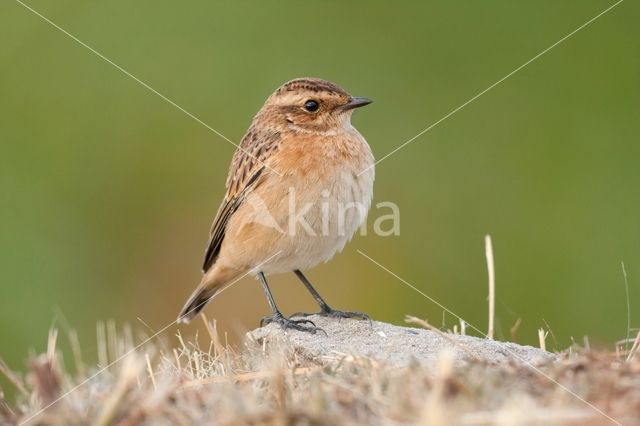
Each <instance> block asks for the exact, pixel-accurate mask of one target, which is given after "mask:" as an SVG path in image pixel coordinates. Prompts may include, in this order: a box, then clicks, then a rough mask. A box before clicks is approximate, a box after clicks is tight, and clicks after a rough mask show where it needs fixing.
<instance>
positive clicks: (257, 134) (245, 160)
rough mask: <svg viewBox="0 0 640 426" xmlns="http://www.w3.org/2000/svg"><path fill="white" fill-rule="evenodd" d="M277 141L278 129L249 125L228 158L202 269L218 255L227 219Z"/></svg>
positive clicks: (261, 170)
mask: <svg viewBox="0 0 640 426" xmlns="http://www.w3.org/2000/svg"><path fill="white" fill-rule="evenodd" d="M279 141H280V133H279V132H277V131H273V130H259V129H256V128H255V127H253V126H252V127H251V128H249V131H248V132H247V134H246V135H245V136H244V138H242V141H241V142H240V146H239V147H238V149H237V150H236V152H235V153H234V154H233V159H232V160H231V167H230V168H229V177H228V178H227V183H226V187H227V193H226V195H225V197H224V200H223V201H222V204H221V205H220V208H219V209H218V213H217V214H216V217H215V219H214V220H213V225H211V233H210V235H209V243H208V245H207V250H206V252H205V255H204V265H203V266H202V269H203V271H204V272H206V271H208V270H209V268H211V266H212V265H213V264H214V263H215V261H216V259H217V258H218V254H219V253H220V247H221V246H222V241H223V240H224V236H225V230H226V227H227V223H228V222H229V219H230V218H231V217H232V216H233V213H235V211H236V210H237V209H238V207H240V205H241V204H242V202H243V201H244V199H245V197H246V195H247V194H248V192H249V191H251V190H252V189H255V188H256V187H257V186H258V185H259V184H260V176H262V175H263V174H264V173H265V171H266V170H267V169H268V166H266V165H265V160H266V159H267V157H268V156H270V155H271V154H273V152H275V151H276V150H277V148H278V145H279Z"/></svg>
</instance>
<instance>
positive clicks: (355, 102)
mask: <svg viewBox="0 0 640 426" xmlns="http://www.w3.org/2000/svg"><path fill="white" fill-rule="evenodd" d="M371 102H373V101H372V100H371V99H369V98H362V97H359V96H354V97H353V98H351V100H350V101H349V102H348V103H346V104H344V105H342V107H341V108H342V109H343V110H344V111H347V110H350V109H354V108H360V107H363V106H365V105H369V104H370V103H371Z"/></svg>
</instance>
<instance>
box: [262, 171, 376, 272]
mask: <svg viewBox="0 0 640 426" xmlns="http://www.w3.org/2000/svg"><path fill="white" fill-rule="evenodd" d="M358 172H359V170H353V169H348V168H346V167H345V168H342V169H341V170H338V171H336V172H335V173H333V174H332V175H333V179H332V180H331V181H325V184H318V183H315V184H309V181H308V180H304V181H302V182H297V183H296V184H295V185H293V186H291V190H292V191H294V194H292V193H291V192H290V193H289V194H288V205H289V206H288V207H289V211H288V212H287V215H286V220H282V219H281V220H279V221H278V223H279V225H280V228H281V230H282V231H283V232H282V233H281V235H280V237H278V238H277V239H276V240H275V241H274V244H273V248H274V249H277V250H278V251H279V252H280V254H279V255H277V259H274V261H273V262H268V264H266V265H265V266H264V268H263V269H264V271H265V273H268V274H269V273H270V274H274V273H281V272H288V271H292V270H295V269H308V268H311V267H313V266H315V265H317V264H319V263H323V262H326V261H328V260H330V259H331V258H332V257H333V256H334V255H335V254H336V252H339V251H342V249H343V248H344V246H345V245H346V243H347V242H348V241H349V240H350V239H351V238H352V237H353V235H354V234H355V232H356V231H357V230H358V228H360V226H361V225H362V224H363V222H364V220H365V218H366V214H367V212H368V211H369V207H370V206H371V198H372V194H373V171H371V172H370V173H369V172H367V173H364V174H362V175H361V176H358ZM304 183H306V185H305V184H304ZM294 195H295V197H294ZM292 206H295V207H294V208H291V207H292Z"/></svg>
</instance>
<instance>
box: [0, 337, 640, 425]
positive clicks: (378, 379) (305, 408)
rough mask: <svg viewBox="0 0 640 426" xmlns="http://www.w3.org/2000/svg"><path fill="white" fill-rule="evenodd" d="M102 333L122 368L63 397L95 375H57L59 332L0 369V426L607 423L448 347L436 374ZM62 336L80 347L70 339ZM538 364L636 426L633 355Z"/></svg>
mask: <svg viewBox="0 0 640 426" xmlns="http://www.w3.org/2000/svg"><path fill="white" fill-rule="evenodd" d="M103 331H104V330H103ZM102 334H103V342H102V343H101V351H102V354H101V355H100V358H101V362H102V363H103V365H106V364H107V363H110V362H113V361H114V360H117V359H119V358H122V359H121V361H120V362H117V363H115V364H114V365H113V366H112V367H110V368H109V369H107V370H106V371H104V372H103V373H102V374H100V375H98V376H97V377H95V378H93V379H90V380H88V382H86V383H85V384H83V385H82V386H80V387H78V388H77V389H75V390H74V391H73V392H71V393H69V394H68V395H67V394H66V392H68V391H69V390H70V389H73V388H74V386H76V385H77V384H79V383H82V382H83V381H84V380H85V378H86V376H85V375H86V374H87V373H88V374H91V370H92V368H90V367H88V366H86V365H83V364H82V362H81V361H80V350H79V347H76V348H74V349H73V351H72V353H71V354H70V355H71V358H73V359H74V360H75V362H74V364H75V368H74V369H73V370H74V371H73V372H72V371H69V370H67V369H65V368H64V367H63V366H62V364H63V363H62V354H60V353H59V351H57V350H56V339H57V333H56V332H55V331H52V333H51V334H50V336H49V345H48V350H47V352H46V353H44V354H42V355H39V356H37V357H34V358H33V359H31V360H30V362H29V371H28V373H27V375H26V377H24V378H23V377H22V376H21V375H19V374H17V373H13V372H11V371H9V370H8V369H7V368H6V367H5V366H3V365H2V364H0V371H2V372H3V373H4V374H5V375H8V376H9V378H10V381H11V382H12V383H13V384H14V386H15V388H16V392H17V393H18V395H19V397H18V403H16V404H11V405H10V404H8V403H7V402H6V401H4V400H3V399H2V397H0V425H19V424H23V422H25V421H27V420H28V424H39V425H87V424H91V425H121V426H125V425H138V424H149V425H191V424H216V425H245V424H249V425H276V424H277V425H283V424H300V425H342V424H344V425H369V424H373V425H376V424H392V425H394V424H398V425H405V424H429V425H436V426H438V425H453V424H455V425H488V424H510V425H511V424H544V425H547V424H580V425H584V424H593V425H601V424H603V425H604V424H615V423H613V422H612V421H611V420H609V419H607V418H606V417H604V416H603V415H601V414H599V413H598V412H596V411H595V410H594V409H593V408H591V407H589V406H588V405H587V404H585V403H584V402H581V401H580V400H578V399H577V398H575V397H573V396H571V395H569V394H568V393H566V392H564V391H562V390H561V389H560V388H559V387H557V386H555V385H554V384H553V383H551V382H549V381H548V380H547V379H545V378H543V377H542V376H540V375H539V374H537V373H535V372H533V371H532V370H530V369H527V368H523V367H518V366H516V365H515V364H505V365H488V364H486V363H484V362H482V361H480V360H476V361H473V362H471V363H470V364H467V365H466V366H464V367H456V366H454V364H453V361H452V359H451V356H450V354H448V353H447V352H445V353H443V354H442V355H441V357H440V361H439V365H438V370H437V371H438V373H437V374H436V375H435V376H434V375H433V374H429V373H428V372H427V371H426V370H425V369H423V368H422V367H420V366H419V365H417V364H416V365H412V366H409V367H407V368H402V369H398V368H390V367H388V366H385V365H384V363H381V362H380V361H377V360H373V359H368V358H354V357H351V356H344V357H338V358H337V359H334V360H329V361H327V363H325V364H322V365H320V364H317V363H315V362H312V361H309V360H307V359H305V358H304V357H302V356H301V355H300V354H298V353H296V351H294V350H293V349H292V348H291V347H288V346H287V345H286V344H282V343H274V344H270V345H265V344H261V343H260V342H248V343H247V344H246V346H245V347H244V348H242V349H241V350H235V349H232V348H230V347H228V346H225V345H223V344H222V343H221V342H220V339H219V338H218V336H217V333H216V330H215V325H210V328H209V336H208V338H209V339H208V340H210V341H209V342H208V344H207V347H206V348H201V347H199V346H198V345H197V344H195V343H190V342H187V341H184V340H183V339H182V337H181V336H179V335H178V336H177V339H178V341H179V342H180V345H181V347H180V349H174V350H170V349H166V348H163V347H162V346H161V345H160V344H157V345H156V346H153V345H147V346H145V347H143V348H142V349H140V350H138V351H134V352H132V353H130V354H129V355H125V354H126V353H127V351H129V349H130V348H132V347H133V339H132V338H131V336H130V334H131V333H130V332H129V331H124V332H123V331H120V332H119V333H117V332H116V330H115V326H109V327H106V332H105V333H102ZM70 341H71V342H76V345H77V338H76V337H75V335H73V336H70ZM632 355H633V356H632ZM627 357H629V360H626V358H627ZM542 368H543V369H544V371H545V372H546V373H547V374H549V375H550V376H551V377H553V378H554V380H557V381H558V382H560V383H562V384H563V385H564V386H567V387H568V388H570V389H571V390H572V391H573V392H575V393H576V394H578V395H579V396H580V397H582V398H584V399H585V400H587V401H589V403H591V404H593V405H595V406H597V407H598V408H600V409H601V410H603V411H604V412H606V413H607V414H608V415H609V416H611V417H613V418H615V419H617V421H619V422H620V423H622V424H625V425H633V424H640V421H639V418H640V417H638V414H639V413H640V356H639V355H637V354H631V353H629V352H624V351H623V350H619V351H617V352H616V353H613V354H608V353H594V352H587V351H584V350H581V351H576V350H575V348H574V349H572V350H570V351H567V353H566V354H564V355H563V356H562V359H561V361H559V362H555V363H553V364H549V365H546V366H543V367H542ZM93 370H94V371H96V370H97V369H96V368H95V367H94V368H93ZM47 406H49V407H48V408H46V409H45V410H43V411H42V412H41V410H42V409H43V408H45V407H47ZM36 413H39V414H37V415H36Z"/></svg>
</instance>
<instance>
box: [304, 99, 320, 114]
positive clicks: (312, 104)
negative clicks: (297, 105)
mask: <svg viewBox="0 0 640 426" xmlns="http://www.w3.org/2000/svg"><path fill="white" fill-rule="evenodd" d="M318 108H320V104H319V103H318V102H317V101H314V100H313V99H310V100H308V101H307V102H305V103H304V109H306V110H307V111H309V112H316V111H317V110H318Z"/></svg>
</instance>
